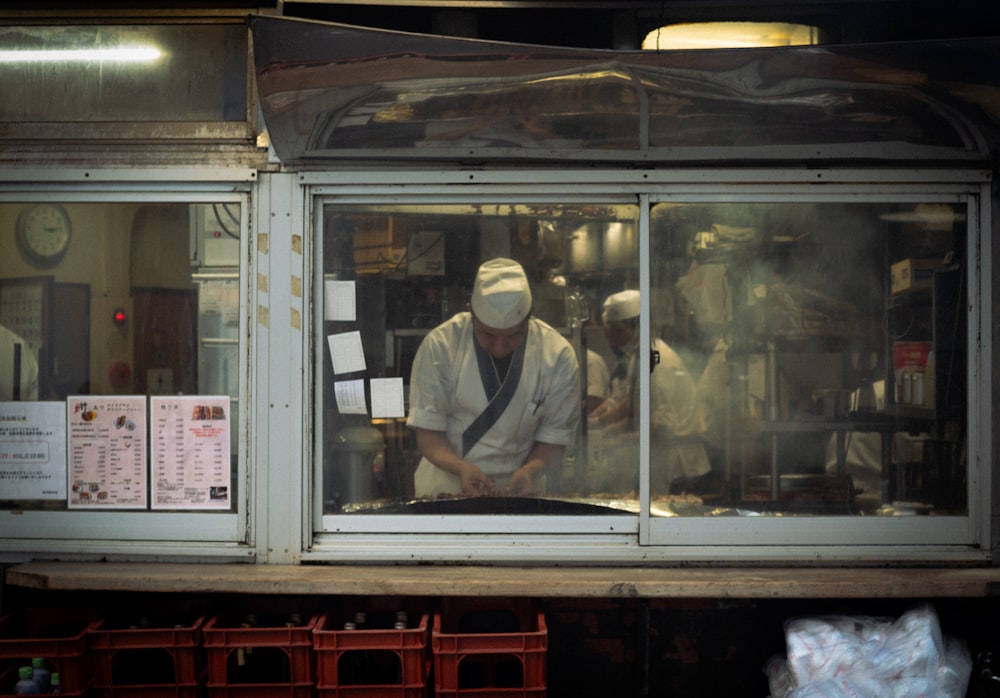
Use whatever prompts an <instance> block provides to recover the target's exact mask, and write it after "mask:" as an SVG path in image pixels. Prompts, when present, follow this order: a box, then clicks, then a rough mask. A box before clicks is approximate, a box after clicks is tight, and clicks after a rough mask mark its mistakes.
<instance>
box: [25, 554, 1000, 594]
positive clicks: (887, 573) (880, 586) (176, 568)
mask: <svg viewBox="0 0 1000 698" xmlns="http://www.w3.org/2000/svg"><path fill="white" fill-rule="evenodd" d="M6 582H7V584H9V585H12V586H19V587H26V588H31V589H43V590H53V591H72V590H80V591H128V592H169V593H215V592H218V593H237V594H322V595H364V596H511V597H539V598H542V597H566V598H569V597H577V598H623V597H636V598H760V599H764V598H767V599H782V598H785V599H791V598H943V597H952V598H958V597H985V596H995V595H998V594H1000V569H997V568H959V569H950V568H949V569H942V568H905V569H897V568H892V569H870V568H795V567H786V568H756V567H748V568H731V567H730V568H722V567H719V568H680V569H678V568H622V567H510V566H495V567H490V566H454V565H449V566H443V565H442V566H391V565H378V566H375V565H369V566H362V565H251V564H203V565H200V564H180V563H108V562H92V563H80V562H31V563H25V564H19V565H14V566H12V567H10V568H8V569H7V571H6Z"/></svg>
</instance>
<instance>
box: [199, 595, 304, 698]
mask: <svg viewBox="0 0 1000 698" xmlns="http://www.w3.org/2000/svg"><path fill="white" fill-rule="evenodd" d="M316 621H317V616H315V615H312V616H309V617H308V618H306V617H302V616H299V615H298V614H295V613H292V614H282V615H281V617H278V616H277V615H273V616H271V615H266V614H257V613H247V614H244V615H242V616H240V617H238V618H237V617H233V616H214V617H212V618H211V619H209V621H208V622H207V623H205V627H204V629H203V631H202V642H203V645H204V648H205V654H206V659H207V663H208V682H207V684H206V687H207V689H208V695H209V696H210V698H253V697H257V696H266V698H280V697H281V696H289V697H291V698H311V696H312V692H313V685H314V679H313V639H312V632H313V630H314V628H315V627H316Z"/></svg>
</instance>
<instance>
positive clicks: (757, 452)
mask: <svg viewBox="0 0 1000 698" xmlns="http://www.w3.org/2000/svg"><path fill="white" fill-rule="evenodd" d="M535 177H536V178H538V179H539V186H540V187H542V188H548V187H549V186H551V183H549V182H547V181H546V182H544V184H542V182H543V181H544V180H545V177H544V175H537V174H536V175H535ZM727 178H729V177H727V175H725V174H722V175H720V180H724V179H727ZM317 179H318V180H319V179H322V177H319V176H317ZM497 179H503V177H502V176H500V177H498V178H497ZM501 188H502V189H504V190H505V192H506V194H505V195H504V196H502V197H497V196H495V195H494V196H493V197H491V196H490V193H489V192H490V187H489V186H483V187H482V189H483V195H482V197H481V198H474V199H472V198H469V197H467V196H464V195H463V197H461V198H462V199H463V202H462V203H455V202H453V201H449V199H448V197H446V196H443V195H441V194H440V193H438V194H437V195H436V196H435V197H431V198H433V200H434V201H440V203H435V202H433V201H428V200H427V199H421V197H417V196H414V197H412V198H411V199H409V200H396V201H393V202H391V203H384V202H378V198H377V197H371V198H368V197H360V196H351V197H336V196H322V197H318V198H317V199H316V201H317V205H316V212H317V226H318V228H319V229H320V230H321V231H322V235H317V236H316V239H317V240H321V241H322V243H321V248H320V249H318V250H317V265H318V271H317V276H316V277H315V280H316V281H315V282H316V284H317V294H316V298H317V300H318V301H319V299H322V301H321V302H318V303H317V309H316V313H317V315H316V318H315V319H316V322H317V327H318V328H322V329H321V331H320V332H318V333H317V336H316V337H315V338H314V365H315V366H316V369H315V370H316V372H317V376H321V377H322V378H321V380H318V381H317V386H318V388H317V394H316V401H317V402H316V411H315V414H314V423H315V425H316V426H315V431H314V434H315V443H314V448H315V452H316V454H317V457H316V461H315V469H314V474H315V483H316V484H315V492H314V505H315V511H316V512H317V514H318V515H317V516H316V518H315V521H316V523H317V526H318V528H319V531H320V533H319V534H318V537H317V539H316V541H315V544H314V547H313V553H311V554H312V555H314V556H315V557H317V558H320V559H324V558H327V557H333V558H337V557H339V556H341V555H345V554H352V553H351V552H350V551H355V552H356V549H355V546H356V545H362V544H365V543H369V544H370V543H374V542H376V541H378V542H386V541H389V540H390V539H391V538H392V537H393V536H396V537H397V538H398V537H403V538H406V539H410V540H412V541H413V542H414V544H415V545H416V547H415V548H414V549H412V550H410V551H409V554H410V555H420V554H426V555H429V556H431V557H434V556H441V555H444V556H446V557H447V556H450V555H458V556H464V555H477V554H481V555H484V556H487V557H490V556H499V557H504V556H505V555H506V554H507V553H504V552H502V551H501V550H500V549H498V548H496V547H493V542H494V541H495V540H497V539H498V536H499V539H501V540H503V539H505V538H504V536H506V535H514V536H515V537H518V536H520V539H519V540H518V545H519V548H518V551H517V553H514V554H516V555H522V556H526V557H528V558H529V559H530V557H531V554H532V553H525V550H526V549H530V548H531V545H532V541H542V540H544V541H545V542H544V543H540V545H545V546H553V545H554V546H557V548H558V546H559V543H558V542H557V541H558V540H559V538H560V536H563V537H565V536H567V535H571V536H577V535H583V536H588V537H589V543H590V544H591V545H592V548H591V550H589V551H588V549H587V548H586V544H584V545H583V546H581V547H580V548H577V549H575V550H573V551H571V552H565V553H562V554H565V555H566V556H568V557H571V558H573V559H578V558H582V559H602V558H605V557H607V558H608V559H613V560H627V559H647V560H648V559H651V558H655V559H684V558H690V557H695V558H704V557H707V558H715V557H719V556H722V557H728V556H730V555H737V556H739V555H744V554H748V555H750V556H751V557H752V556H754V555H760V554H763V555H764V556H765V557H772V556H775V555H777V556H779V557H782V558H785V557H791V558H797V557H799V556H802V555H805V556H809V555H816V554H820V555H828V556H831V557H833V558H839V557H842V556H844V555H850V556H853V557H858V556H860V557H865V556H868V555H871V556H884V555H887V554H888V555H889V556H902V557H907V556H913V555H916V556H918V557H921V556H926V555H930V556H932V557H933V556H935V555H948V556H951V555H955V554H958V555H962V554H969V555H971V556H973V557H975V555H976V554H977V553H976V546H977V543H978V541H979V540H981V537H982V535H983V534H982V531H981V524H980V522H981V520H982V518H981V517H982V515H983V512H984V511H986V510H987V509H986V508H985V502H983V501H982V497H981V495H980V493H981V491H982V486H983V483H984V482H985V480H986V479H988V473H987V472H986V471H985V470H984V469H983V468H982V467H981V466H980V465H979V464H980V463H982V462H983V461H982V460H981V459H982V457H983V456H982V454H983V453H984V449H987V448H988V445H987V443H986V440H984V436H983V433H982V431H981V425H982V424H983V423H985V422H983V416H982V415H983V410H984V409H985V401H986V400H987V396H986V395H984V394H980V391H977V390H976V389H975V385H976V383H977V379H976V377H975V376H976V375H979V373H978V372H980V371H981V370H982V366H981V364H980V362H979V360H978V358H977V357H978V356H979V355H980V353H981V347H979V346H977V344H976V342H975V341H974V339H973V338H975V337H976V336H978V331H977V329H976V328H977V327H978V326H980V324H981V322H982V320H981V315H980V314H981V312H982V306H981V301H980V300H979V298H980V292H979V291H978V289H979V287H980V286H979V285H980V284H981V277H980V276H979V274H980V273H981V271H980V269H979V268H978V264H977V262H976V260H979V259H982V256H981V250H980V245H981V244H982V243H981V242H980V241H979V240H980V238H979V234H978V232H977V231H978V225H979V224H980V221H981V220H982V219H983V211H982V210H981V207H980V203H979V202H980V198H979V196H980V194H981V192H980V191H979V190H978V187H977V186H975V185H973V186H970V187H952V186H951V185H947V186H945V187H944V188H945V189H952V190H954V191H953V192H952V193H950V194H949V193H942V192H941V188H940V187H939V188H938V190H937V191H936V192H934V193H933V194H931V193H928V192H927V191H926V188H925V187H922V186H911V187H905V186H902V187H901V186H899V185H892V186H884V187H879V186H872V185H866V186H865V187H862V188H859V187H857V186H856V185H850V184H838V185H836V186H833V187H831V188H829V189H828V190H826V191H824V192H823V195H822V196H817V195H816V194H815V192H808V191H806V190H805V189H802V190H799V191H792V192H786V193H784V194H780V195H779V194H775V193H773V192H768V191H767V187H766V186H760V185H749V186H748V185H746V184H732V183H727V182H724V181H720V183H719V185H718V186H717V187H716V189H717V191H715V192H706V191H705V188H704V187H700V186H699V187H691V186H690V185H687V184H684V183H679V184H674V185H673V186H671V185H662V186H658V187H648V186H647V187H646V190H645V191H643V190H642V189H641V188H639V187H637V188H636V191H635V194H634V195H633V196H632V197H630V199H631V200H628V199H622V198H621V196H620V195H617V196H615V195H610V196H609V195H608V194H607V193H605V194H603V195H601V194H598V193H596V192H595V194H594V195H593V196H590V197H581V196H580V193H579V190H576V191H574V190H573V189H572V188H567V189H566V190H565V191H564V193H563V194H562V195H558V196H552V195H550V196H548V197H542V196H540V195H539V194H537V193H535V194H532V195H527V194H524V195H521V196H512V195H511V194H510V192H509V190H510V189H511V188H512V187H511V186H510V185H509V183H506V182H505V186H503V187H501ZM513 188H516V187H513ZM320 189H321V191H322V192H323V193H324V194H325V193H326V192H327V191H328V190H327V189H326V188H322V187H321V188H320ZM417 189H419V187H418V188H417ZM595 189H596V188H595ZM793 189H794V188H793ZM329 191H332V189H331V190H329ZM685 191H686V192H687V193H684V192H685ZM366 199H367V200H366ZM318 244H319V243H318ZM493 257H509V258H512V259H514V260H516V261H518V262H519V263H520V264H521V265H522V266H523V268H524V269H525V271H526V272H527V275H528V278H529V280H530V282H531V289H532V297H533V299H534V306H533V310H532V315H533V317H536V318H539V319H541V320H544V321H545V322H546V323H547V324H549V325H550V326H551V327H553V328H555V329H556V330H557V331H558V333H559V334H561V335H562V336H563V337H564V338H565V340H566V341H567V342H568V343H569V344H570V345H571V346H572V347H573V351H574V354H575V355H576V357H577V359H578V361H577V363H578V366H579V367H580V387H581V398H580V402H581V404H580V410H581V419H580V427H579V431H578V434H577V437H576V439H575V440H574V443H573V444H572V446H570V447H568V448H567V449H566V450H565V452H564V454H563V457H562V459H561V461H560V463H559V465H558V466H557V467H556V468H554V469H552V470H550V471H549V472H548V473H547V483H546V489H545V490H544V491H539V492H536V493H533V494H532V496H528V497H517V496H509V494H507V493H504V492H501V491H495V492H488V493H486V496H469V495H462V494H461V493H452V494H448V495H442V494H438V495H436V496H421V495H420V494H419V493H415V492H414V489H413V488H414V472H415V469H416V468H417V465H418V463H419V462H420V460H421V455H422V454H421V452H420V451H419V449H418V447H417V444H416V441H415V438H414V433H413V430H412V429H409V428H408V427H407V425H406V416H407V414H408V413H407V410H408V409H409V407H410V406H409V404H408V402H407V398H408V391H409V386H410V383H411V379H412V376H411V368H412V365H413V360H414V357H415V354H416V352H417V350H418V348H419V346H420V344H421V342H422V341H423V339H424V338H425V337H426V336H427V334H428V333H429V332H430V331H431V330H432V328H434V327H435V326H437V325H438V324H440V323H442V322H444V321H446V320H448V318H449V317H451V316H452V315H454V314H455V313H460V312H462V311H464V310H465V309H466V303H467V302H468V300H469V294H470V292H471V289H472V286H473V280H474V277H475V273H476V268H477V267H478V265H479V264H480V263H481V262H483V261H485V260H487V259H490V258H493ZM344 294H346V295H344ZM630 294H634V295H630ZM622 298H625V299H626V305H627V303H629V302H630V303H632V304H633V305H632V306H629V307H631V308H632V310H621V308H618V309H616V306H615V302H618V305H619V306H620V305H621V300H622ZM345 299H347V300H345ZM616 299H617V301H616ZM345 303H346V305H344V304H345ZM352 313H354V314H352ZM622 320H628V322H629V323H631V327H632V329H631V331H632V332H634V335H633V336H630V337H629V338H628V339H627V340H625V341H622V340H621V338H620V337H619V338H615V336H614V334H615V332H616V331H618V332H621V331H623V330H621V326H622V325H623V324H624V323H623V322H622ZM348 337H353V338H355V339H356V340H357V344H356V345H355V346H356V347H357V348H358V350H359V351H360V353H361V361H362V363H361V364H357V365H355V366H354V368H353V370H351V371H347V372H344V373H339V372H338V370H337V368H336V362H337V361H338V359H340V360H341V361H343V360H344V357H343V356H338V354H337V351H338V347H345V346H347V345H345V344H342V343H340V342H342V341H343V340H345V339H347V338H348ZM596 375H600V376H601V377H602V379H603V380H604V381H606V384H605V386H604V390H603V393H602V397H600V398H597V396H596V393H597V392H599V391H597V390H594V385H593V383H592V381H593V379H594V377H595V376H596ZM387 387H388V388H389V393H388V395H391V400H395V403H394V405H395V407H394V410H395V411H389V412H385V411H384V410H385V409H386V408H385V405H386V404H387V403H386V400H388V399H390V398H389V397H387V393H385V392H383V391H385V390H386V388H387ZM588 388H589V389H588ZM588 397H592V398H595V399H597V401H596V402H593V401H592V402H591V403H590V404H589V405H588V404H587V403H588ZM609 397H611V398H612V401H614V398H615V397H617V402H618V406H619V408H620V412H619V418H618V419H603V420H602V419H600V418H597V415H598V414H599V413H600V410H595V405H597V404H600V399H605V400H606V399H607V398H609ZM376 410H382V411H381V412H379V413H378V414H376V413H375V411H376ZM987 462H988V461H987ZM456 532H462V533H465V534H469V535H471V536H478V538H476V541H477V544H478V545H476V546H474V547H475V550H476V551H477V552H472V551H470V550H469V549H467V548H464V547H463V545H462V544H461V543H459V542H457V541H456V540H455V539H454V534H455V533H456ZM449 536H450V538H449ZM435 537H436V538H435ZM602 538H604V539H605V540H604V541H603V542H602ZM463 540H466V541H468V538H463ZM435 541H437V542H436V543H435ZM612 541H613V542H614V544H622V547H621V548H618V549H617V550H615V552H608V550H607V547H608V546H611V545H612ZM779 541H781V542H782V545H781V546H780V548H778V547H776V546H777V544H778V542H779ZM605 543H607V546H606V545H605ZM387 544H388V543H387ZM748 544H750V545H754V546H764V547H763V548H756V552H747V550H748V549H746V548H744V549H743V552H734V550H736V549H737V548H739V546H746V545H748ZM421 546H426V547H421ZM772 546H775V547H772ZM376 549H377V548H376ZM416 551H420V552H416ZM817 551H822V552H817ZM961 551H965V553H962V552H961ZM538 554H540V555H543V556H544V555H545V554H551V548H549V553H543V552H539V553H538ZM386 555H391V553H386Z"/></svg>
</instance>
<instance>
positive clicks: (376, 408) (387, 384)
mask: <svg viewBox="0 0 1000 698" xmlns="http://www.w3.org/2000/svg"><path fill="white" fill-rule="evenodd" d="M371 391H372V417H375V418H376V419H377V418H380V417H382V418H392V417H405V416H406V411H405V409H406V408H405V407H404V406H403V379H402V378H372V380H371Z"/></svg>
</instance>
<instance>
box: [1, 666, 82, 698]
mask: <svg viewBox="0 0 1000 698" xmlns="http://www.w3.org/2000/svg"><path fill="white" fill-rule="evenodd" d="M19 665H20V662H14V663H12V664H4V665H2V666H0V698H20V696H19V695H17V694H15V693H14V686H15V684H17V681H18V674H17V670H18V667H19ZM60 695H62V696H70V697H71V698H72V697H75V696H86V695H89V694H88V693H87V692H83V693H66V692H65V691H61V690H60Z"/></svg>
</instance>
